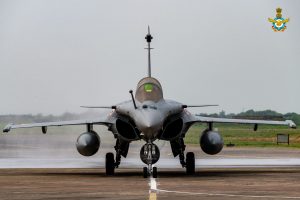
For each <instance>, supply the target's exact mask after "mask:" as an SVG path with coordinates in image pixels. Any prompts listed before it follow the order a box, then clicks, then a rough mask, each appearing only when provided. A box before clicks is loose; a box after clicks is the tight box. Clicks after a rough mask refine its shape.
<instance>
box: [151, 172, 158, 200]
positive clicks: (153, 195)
mask: <svg viewBox="0 0 300 200" xmlns="http://www.w3.org/2000/svg"><path fill="white" fill-rule="evenodd" d="M149 186H150V189H149V200H156V198H157V195H156V192H157V191H158V190H157V183H156V179H155V178H153V177H150V182H149Z"/></svg>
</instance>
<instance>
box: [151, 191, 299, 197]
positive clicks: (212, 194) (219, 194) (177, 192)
mask: <svg viewBox="0 0 300 200" xmlns="http://www.w3.org/2000/svg"><path fill="white" fill-rule="evenodd" d="M156 191H157V192H161V193H163V192H165V193H175V194H187V195H204V196H224V197H225V196H226V197H247V198H270V199H274V198H276V199H300V197H289V196H270V195H261V196H260V195H242V194H222V193H205V192H181V191H171V190H161V189H157V190H156Z"/></svg>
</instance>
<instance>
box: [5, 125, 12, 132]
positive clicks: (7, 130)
mask: <svg viewBox="0 0 300 200" xmlns="http://www.w3.org/2000/svg"><path fill="white" fill-rule="evenodd" d="M12 125H13V124H7V125H6V126H5V127H4V129H3V133H8V132H9V131H10V130H11V127H12Z"/></svg>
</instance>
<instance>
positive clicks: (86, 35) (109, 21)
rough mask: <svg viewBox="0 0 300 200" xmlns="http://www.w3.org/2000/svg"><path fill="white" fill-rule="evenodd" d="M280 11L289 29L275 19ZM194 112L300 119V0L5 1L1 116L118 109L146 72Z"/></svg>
mask: <svg viewBox="0 0 300 200" xmlns="http://www.w3.org/2000/svg"><path fill="white" fill-rule="evenodd" d="M277 7H281V8H282V9H283V10H282V14H283V17H289V18H290V22H288V23H287V30H286V31H285V32H283V33H275V32H274V31H273V30H272V28H271V23H270V22H268V20H267V18H268V17H273V18H274V17H275V15H276V11H275V9H276V8H277ZM148 25H150V27H151V33H152V35H153V37H154V39H153V42H152V46H153V47H154V48H155V49H154V50H153V53H152V65H153V68H152V75H153V77H156V78H157V79H159V80H160V82H161V84H162V86H163V89H164V97H165V98H167V99H174V100H177V101H179V102H182V103H184V104H219V105H220V106H219V107H216V108H202V109H193V110H192V111H193V112H219V111H221V110H225V111H226V112H227V113H229V112H241V111H245V110H247V109H255V110H263V109H272V110H276V111H278V112H284V113H286V112H298V113H300V1H298V0H293V1H292V0H284V1H282V0H277V1H276V0H269V1H264V0H249V1H246V0H244V1H240V0H235V1H234V0H230V1H225V0H224V1H216V0H214V1H211V0H207V1H200V0H195V1H192V0H190V1H174V0H169V1H167V0H164V1H161V0H157V1H142V0H136V1H126V0H120V1H114V0H107V1H98V0H94V1H93V0H89V1H83V0H78V1H76V0H72V1H71V0H27V1H23V0H19V1H15V0H0V92H1V98H0V99H1V100H0V102H1V103H0V114H25V113H33V114H35V113H43V114H61V113H63V112H66V111H68V112H82V111H84V109H83V108H80V107H79V106H80V105H114V104H116V103H118V102H121V101H123V100H127V99H130V96H129V93H128V90H130V89H134V90H135V87H136V84H137V82H138V81H139V80H140V79H141V78H143V77H144V76H146V75H147V52H146V50H145V49H144V48H145V47H146V42H145V39H144V37H145V35H146V33H147V26H148Z"/></svg>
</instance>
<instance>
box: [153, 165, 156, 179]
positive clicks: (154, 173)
mask: <svg viewBox="0 0 300 200" xmlns="http://www.w3.org/2000/svg"><path fill="white" fill-rule="evenodd" d="M152 176H153V178H157V167H153V169H152Z"/></svg>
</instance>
